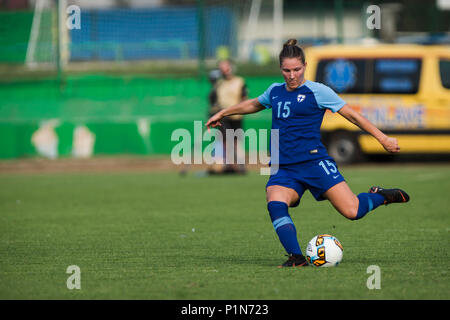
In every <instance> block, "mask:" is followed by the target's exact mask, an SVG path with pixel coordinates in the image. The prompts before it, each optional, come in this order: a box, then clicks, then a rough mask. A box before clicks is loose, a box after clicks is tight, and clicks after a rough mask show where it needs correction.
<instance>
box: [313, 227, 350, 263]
mask: <svg viewBox="0 0 450 320" xmlns="http://www.w3.org/2000/svg"><path fill="white" fill-rule="evenodd" d="M343 251H344V249H343V248H342V245H341V243H340V242H339V240H338V239H337V238H336V237H333V236H332V235H329V234H319V235H317V236H315V237H314V238H312V239H311V241H309V242H308V246H307V247H306V259H308V262H309V264H311V265H313V266H316V267H335V266H337V265H338V264H339V263H340V262H341V260H342V254H343Z"/></svg>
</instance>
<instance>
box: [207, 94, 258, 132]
mask: <svg viewBox="0 0 450 320" xmlns="http://www.w3.org/2000/svg"><path fill="white" fill-rule="evenodd" d="M263 109H265V107H264V106H263V105H262V104H261V103H260V102H259V101H258V99H257V98H255V99H249V100H245V101H242V102H240V103H238V104H235V105H234V106H231V107H229V108H226V109H223V110H221V111H219V112H217V113H216V114H215V115H213V116H212V117H211V118H209V120H208V122H206V126H207V127H208V129H209V127H213V128H214V127H217V126H220V125H221V123H220V120H221V119H222V118H224V117H227V116H232V115H234V114H250V113H256V112H259V111H261V110H263Z"/></svg>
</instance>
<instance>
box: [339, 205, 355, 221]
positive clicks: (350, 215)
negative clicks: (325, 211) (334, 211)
mask: <svg viewBox="0 0 450 320" xmlns="http://www.w3.org/2000/svg"><path fill="white" fill-rule="evenodd" d="M341 213H342V215H343V216H344V217H346V218H347V219H349V220H356V217H357V215H358V207H357V206H356V207H355V206H349V207H347V208H345V210H342V211H341Z"/></svg>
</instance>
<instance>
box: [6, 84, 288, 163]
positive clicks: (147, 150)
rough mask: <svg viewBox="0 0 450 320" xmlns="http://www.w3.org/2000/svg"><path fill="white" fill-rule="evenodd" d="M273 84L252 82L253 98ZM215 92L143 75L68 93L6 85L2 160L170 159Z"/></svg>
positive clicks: (253, 123)
mask: <svg viewBox="0 0 450 320" xmlns="http://www.w3.org/2000/svg"><path fill="white" fill-rule="evenodd" d="M274 81H279V79H277V78H275V79H274V78H273V77H253V78H252V77H250V78H246V82H247V85H248V88H249V93H250V96H251V97H256V96H258V95H259V94H261V93H262V92H263V91H264V90H265V89H267V87H268V86H269V85H270V84H271V83H273V82H274ZM209 90H210V84H209V83H208V82H207V81H206V80H198V79H196V78H166V79H157V78H149V77H144V76H107V75H83V76H70V77H68V78H67V79H66V81H65V84H64V86H63V88H62V89H61V88H60V86H59V84H58V83H57V82H56V81H55V80H41V81H23V82H14V83H2V84H0V158H4V159H5V158H20V157H32V156H37V155H45V156H49V157H68V156H73V155H78V156H83V155H86V154H91V155H117V154H139V155H154V154H170V152H171V150H172V148H173V146H174V145H175V144H177V142H176V141H171V135H172V132H173V131H174V130H176V129H179V128H185V129H187V130H188V131H189V132H190V133H191V134H194V132H193V130H194V121H199V120H200V121H203V123H204V122H205V120H206V117H207V110H208V99H207V95H208V92H209ZM270 117H271V115H270V112H268V111H262V112H261V113H258V114H255V115H249V116H247V117H246V119H245V122H244V124H245V128H255V129H259V128H266V129H267V128H270ZM86 149H90V150H91V151H90V153H89V151H86ZM77 150H78V151H77ZM80 150H81V151H80ZM83 150H85V151H83ZM83 152H84V153H83Z"/></svg>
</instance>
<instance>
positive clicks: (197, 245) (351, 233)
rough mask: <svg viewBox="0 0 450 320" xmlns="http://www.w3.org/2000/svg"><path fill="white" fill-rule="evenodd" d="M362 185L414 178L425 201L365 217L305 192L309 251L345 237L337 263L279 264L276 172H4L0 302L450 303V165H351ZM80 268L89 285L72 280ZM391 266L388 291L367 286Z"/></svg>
mask: <svg viewBox="0 0 450 320" xmlns="http://www.w3.org/2000/svg"><path fill="white" fill-rule="evenodd" d="M341 172H342V173H343V174H344V176H345V177H346V179H347V181H348V182H349V185H350V187H351V188H352V190H353V191H354V192H355V193H359V192H365V191H367V189H368V188H369V187H370V186H371V185H382V186H386V187H390V186H401V187H402V188H404V189H405V190H407V191H408V192H409V194H410V196H411V198H412V201H411V202H410V203H408V204H406V205H399V204H394V205H391V206H388V207H385V206H382V207H380V208H378V209H377V210H376V211H374V212H372V213H369V214H368V215H367V216H366V217H365V218H364V219H362V220H359V221H349V220H346V219H345V218H343V217H342V216H340V215H339V214H338V213H336V212H335V210H334V209H333V208H332V206H331V205H330V204H329V203H328V202H326V201H323V202H316V201H315V200H314V199H313V198H312V196H311V195H310V194H309V193H305V196H304V197H303V199H302V203H301V205H300V206H299V207H297V208H295V209H291V210H290V213H291V216H292V218H293V220H294V222H295V224H296V227H297V231H298V233H299V238H300V243H301V246H302V249H303V250H305V246H306V243H307V242H308V241H309V240H310V239H311V238H312V237H313V236H314V235H316V234H319V233H330V234H333V235H335V236H336V237H337V238H338V239H339V240H340V241H341V243H342V244H343V246H344V258H343V261H342V263H341V265H340V266H339V267H337V268H329V269H320V268H313V267H310V268H300V269H278V268H276V266H277V265H278V264H280V263H282V262H283V261H284V260H285V257H284V251H283V249H282V246H281V244H280V243H279V241H278V238H277V236H276V234H275V232H274V230H273V227H272V225H271V223H270V219H269V217H268V213H267V211H266V204H265V197H264V186H265V183H266V180H267V177H265V176H260V175H258V174H257V173H256V172H251V173H250V174H249V175H247V176H244V177H201V176H199V175H197V174H195V173H194V172H191V173H189V174H188V175H187V176H185V177H180V176H178V175H177V174H176V173H114V174H112V173H91V174H87V173H84V174H81V173H80V174H76V173H70V174H69V173H67V174H45V175H44V174H26V175H25V174H2V175H0V299H227V300H229V299H449V298H450V294H449V292H450V290H449V288H450V281H449V274H448V271H449V265H450V259H449V249H450V241H449V240H450V239H449V230H450V223H449V222H450V217H449V209H448V208H449V207H450V199H449V197H448V191H449V190H450V167H449V166H446V165H439V166H416V165H408V166H403V167H400V166H383V167H378V168H375V167H369V166H361V167H343V168H341ZM69 265H78V266H79V267H80V269H81V290H68V289H67V287H66V280H67V278H68V277H69V276H70V275H69V274H66V269H67V267H68V266H69ZM370 265H378V266H379V267H380V269H381V290H369V289H368V288H367V287H366V281H367V278H368V277H369V276H370V274H367V272H366V270H367V267H368V266H370Z"/></svg>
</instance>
